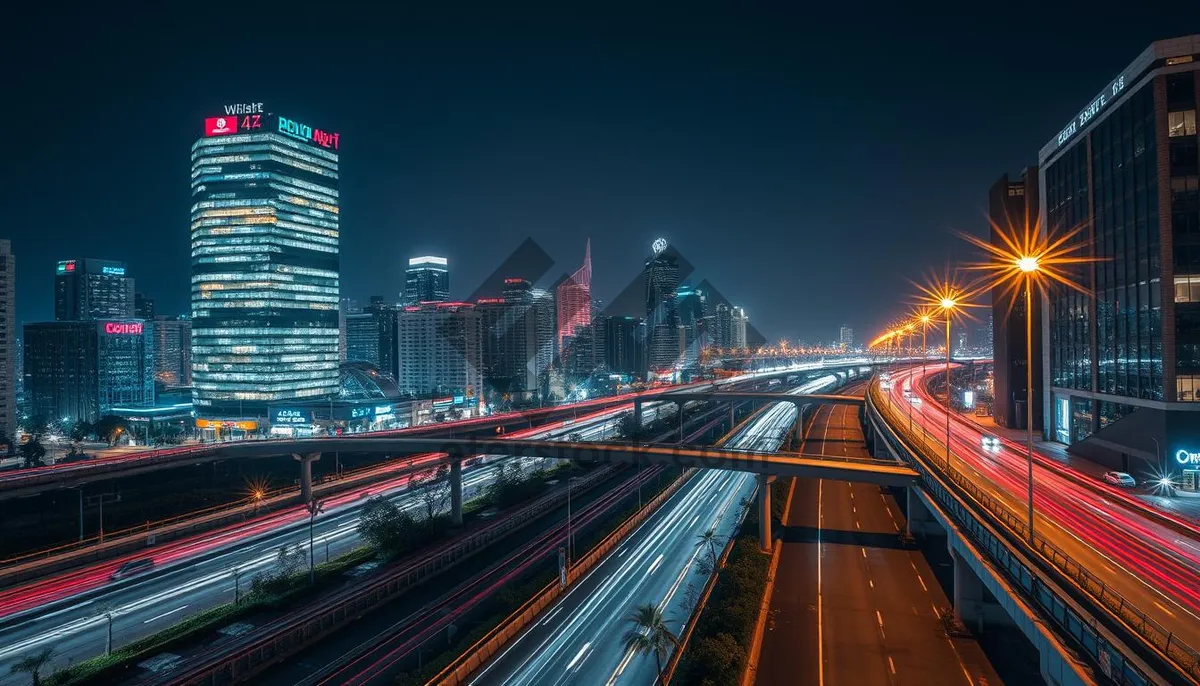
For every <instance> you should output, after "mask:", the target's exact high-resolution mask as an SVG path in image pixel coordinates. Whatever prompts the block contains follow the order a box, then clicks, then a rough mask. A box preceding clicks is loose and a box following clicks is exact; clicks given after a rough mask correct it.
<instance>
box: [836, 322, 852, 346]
mask: <svg viewBox="0 0 1200 686" xmlns="http://www.w3.org/2000/svg"><path fill="white" fill-rule="evenodd" d="M838 343H839V344H840V345H841V346H842V348H843V349H844V350H850V349H851V348H853V347H854V329H851V328H850V327H848V326H843V327H842V328H841V329H840V330H838Z"/></svg>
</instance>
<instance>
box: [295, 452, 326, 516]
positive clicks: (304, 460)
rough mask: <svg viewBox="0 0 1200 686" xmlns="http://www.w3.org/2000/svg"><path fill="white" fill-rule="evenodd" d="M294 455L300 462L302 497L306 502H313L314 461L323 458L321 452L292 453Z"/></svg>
mask: <svg viewBox="0 0 1200 686" xmlns="http://www.w3.org/2000/svg"><path fill="white" fill-rule="evenodd" d="M292 457H293V458H294V459H295V460H297V461H298V462H299V463H300V499H301V500H303V501H304V503H305V504H308V503H311V502H312V499H313V494H312V463H314V462H316V461H317V460H319V459H321V453H306V454H303V455H301V454H299V453H292Z"/></svg>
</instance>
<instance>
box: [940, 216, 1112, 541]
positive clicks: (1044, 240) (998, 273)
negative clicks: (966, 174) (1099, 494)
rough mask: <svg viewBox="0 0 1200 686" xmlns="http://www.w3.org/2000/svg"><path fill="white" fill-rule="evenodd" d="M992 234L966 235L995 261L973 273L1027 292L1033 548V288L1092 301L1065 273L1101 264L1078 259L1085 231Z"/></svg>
mask: <svg viewBox="0 0 1200 686" xmlns="http://www.w3.org/2000/svg"><path fill="white" fill-rule="evenodd" d="M992 229H993V240H992V241H990V242H989V241H985V240H983V239H980V238H977V237H975V236H972V235H970V234H961V235H962V237H963V238H964V239H965V240H967V241H968V242H970V243H973V244H974V245H976V246H978V247H980V248H982V249H983V250H984V251H985V252H986V253H987V255H988V256H989V257H991V258H992V259H991V260H990V261H988V262H984V263H982V264H977V265H974V266H972V267H971V268H972V269H977V270H982V271H986V272H990V273H991V277H992V278H991V279H990V283H989V284H988V286H987V287H988V288H991V289H992V290H996V289H998V288H1000V287H1005V288H1006V289H1011V288H1014V287H1016V286H1017V284H1018V282H1019V283H1020V285H1021V286H1023V287H1024V290H1025V298H1024V299H1025V430H1026V450H1027V453H1028V459H1029V471H1028V477H1027V480H1028V485H1027V486H1028V491H1027V493H1026V496H1027V497H1028V499H1029V542H1030V544H1033V286H1034V282H1035V281H1041V282H1042V283H1046V279H1049V280H1050V281H1053V282H1057V283H1059V284H1061V285H1063V286H1066V287H1067V288H1070V289H1072V290H1075V291H1078V292H1080V293H1083V294H1084V295H1090V294H1091V292H1090V291H1089V290H1088V289H1086V288H1084V287H1083V286H1081V285H1080V284H1079V283H1077V282H1076V281H1075V280H1074V279H1073V278H1072V277H1073V276H1075V275H1073V274H1071V273H1069V272H1068V271H1067V270H1066V269H1063V267H1065V266H1067V265H1077V264H1085V263H1094V262H1098V261H1100V259H1099V258H1095V257H1091V256H1088V255H1081V254H1079V252H1080V251H1081V250H1082V249H1083V248H1085V247H1087V246H1088V245H1089V244H1090V239H1086V240H1076V241H1072V239H1073V238H1074V237H1075V236H1077V235H1078V234H1079V233H1080V232H1081V231H1082V230H1083V226H1077V227H1075V228H1073V229H1071V230H1070V231H1066V232H1063V233H1060V234H1059V235H1057V236H1056V237H1053V238H1051V237H1049V236H1046V235H1043V234H1042V231H1041V226H1040V224H1039V223H1036V222H1035V223H1034V224H1033V225H1032V226H1030V225H1029V224H1028V223H1026V224H1025V225H1024V226H1023V227H1022V228H1021V230H1020V231H1018V229H1017V228H1015V227H1013V226H1011V225H1010V226H1007V227H1003V226H1000V225H998V224H996V223H995V222H993V223H992ZM996 238H998V239H999V240H996Z"/></svg>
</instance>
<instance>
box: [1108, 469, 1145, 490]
mask: <svg viewBox="0 0 1200 686" xmlns="http://www.w3.org/2000/svg"><path fill="white" fill-rule="evenodd" d="M1104 483H1106V484H1110V485H1113V486H1118V487H1120V488H1133V487H1134V486H1137V480H1136V479H1134V478H1133V477H1132V476H1130V475H1128V474H1126V473H1125V472H1104Z"/></svg>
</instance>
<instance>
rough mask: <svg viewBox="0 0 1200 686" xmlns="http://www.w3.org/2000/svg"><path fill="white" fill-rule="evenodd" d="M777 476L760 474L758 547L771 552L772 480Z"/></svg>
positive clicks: (765, 551)
mask: <svg viewBox="0 0 1200 686" xmlns="http://www.w3.org/2000/svg"><path fill="white" fill-rule="evenodd" d="M774 480H775V477H773V476H770V475H768V474H759V475H758V547H759V549H760V550H762V551H763V552H764V553H769V552H771V482H772V481H774Z"/></svg>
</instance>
